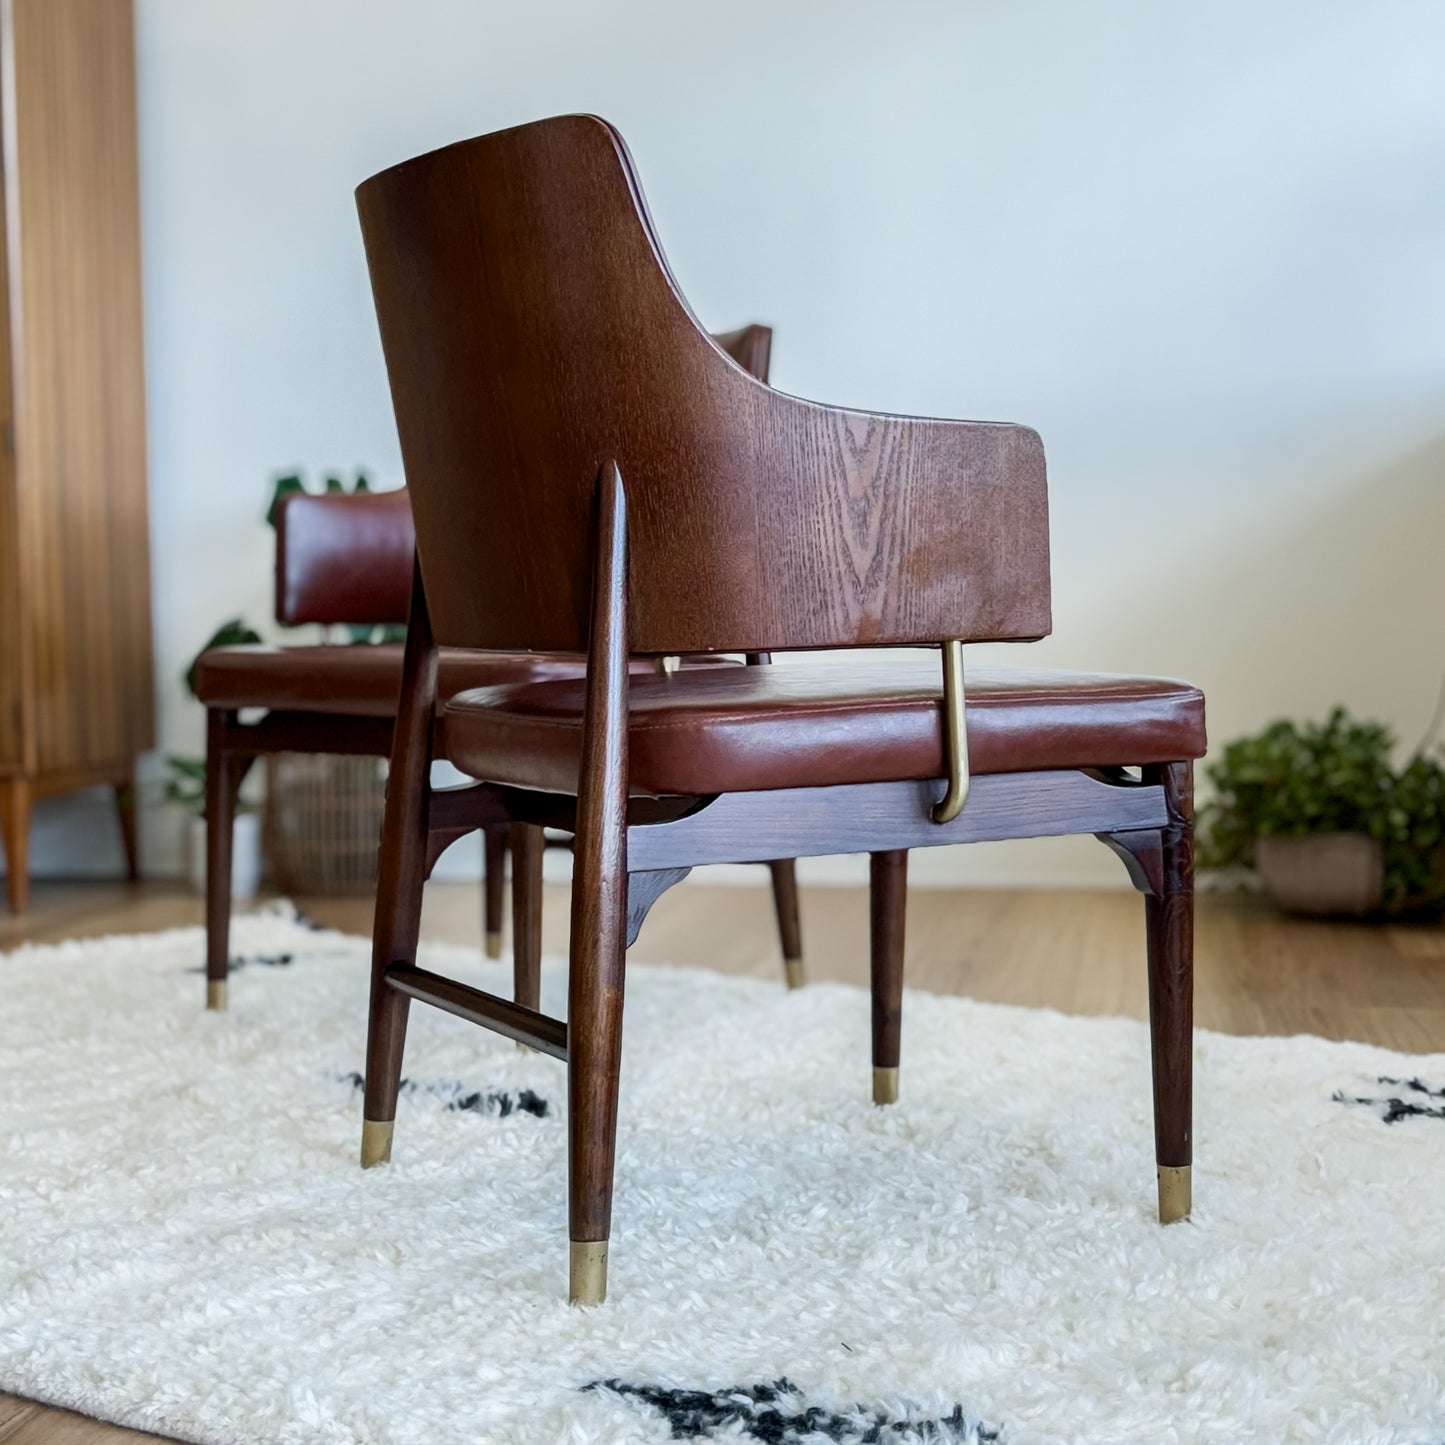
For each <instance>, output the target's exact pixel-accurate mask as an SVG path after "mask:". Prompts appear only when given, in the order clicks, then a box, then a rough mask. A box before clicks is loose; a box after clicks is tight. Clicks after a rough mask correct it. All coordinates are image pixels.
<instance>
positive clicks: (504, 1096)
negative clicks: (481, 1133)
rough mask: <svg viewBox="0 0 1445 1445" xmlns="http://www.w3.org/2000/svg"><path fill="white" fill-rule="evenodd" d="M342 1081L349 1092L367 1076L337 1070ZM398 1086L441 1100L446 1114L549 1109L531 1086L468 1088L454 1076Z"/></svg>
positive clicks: (539, 1114) (500, 1114)
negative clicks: (490, 1088) (487, 1088)
mask: <svg viewBox="0 0 1445 1445" xmlns="http://www.w3.org/2000/svg"><path fill="white" fill-rule="evenodd" d="M337 1077H338V1078H339V1079H340V1080H341V1082H342V1083H344V1084H350V1085H351V1092H352V1093H353V1094H359V1093H361V1092H362V1090H364V1089H365V1088H366V1079H365V1076H364V1075H362V1074H358V1073H355V1072H352V1073H349V1074H338V1075H337ZM400 1089H401V1092H402V1093H403V1094H406V1095H410V1096H415V1095H417V1094H424V1095H426V1096H427V1097H429V1098H432V1099H438V1100H440V1101H441V1105H442V1107H443V1109H444V1110H445V1111H446V1112H447V1113H448V1114H495V1115H496V1116H497V1118H499V1119H505V1118H507V1116H508V1115H510V1114H531V1115H533V1116H534V1117H535V1118H538V1119H545V1118H546V1117H547V1115H548V1114H549V1113H550V1112H551V1105H550V1104H548V1102H547V1101H546V1100H545V1099H544V1098H543V1097H542V1096H541V1095H540V1094H537V1093H534V1092H533V1091H532V1090H531V1089H492V1090H487V1091H483V1090H480V1089H468V1088H467V1087H466V1085H465V1084H461V1083H458V1082H457V1081H456V1080H455V1079H436V1080H433V1081H432V1082H431V1083H429V1084H423V1083H418V1082H417V1081H416V1080H415V1079H408V1078H405V1077H403V1078H402V1081H401V1084H400Z"/></svg>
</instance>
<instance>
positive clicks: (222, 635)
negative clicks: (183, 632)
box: [185, 617, 261, 697]
mask: <svg viewBox="0 0 1445 1445" xmlns="http://www.w3.org/2000/svg"><path fill="white" fill-rule="evenodd" d="M260 641H261V634H260V633H259V632H257V631H256V630H255V629H254V628H252V627H248V626H247V625H246V623H245V621H244V620H243V619H242V618H240V617H233V618H231V620H230V621H229V622H223V623H222V624H221V625H220V626H219V627H218V628H217V629H216V630H215V632H213V633H212V634H211V636H210V639H209V640H208V641H207V642H206V644H205V646H203V647H202V648H201V651H200V652H198V653H197V654H196V655H195V657H193V658H192V659H191V665H190V666H189V667H188V668H187V669H186V671H185V684H186V691H187V692H189V693H190V695H191V696H192V697H195V696H196V668H197V666H198V665H199V664H200V661H201V653H204V652H209V651H210V650H211V648H213V647H247V646H254V645H255V644H256V643H258V642H260Z"/></svg>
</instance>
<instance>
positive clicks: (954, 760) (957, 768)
mask: <svg viewBox="0 0 1445 1445" xmlns="http://www.w3.org/2000/svg"><path fill="white" fill-rule="evenodd" d="M964 714H965V707H964V693H963V643H961V642H945V643H944V644H943V756H944V760H945V762H946V763H947V764H948V791H947V792H946V793H944V795H943V797H942V798H940V799H939V800H938V802H936V803H935V804H934V805H933V813H932V818H933V821H934V822H935V823H951V822H953V820H954V819H955V818H956V817H958V815H959V814H960V813H961V812H963V805H964V804H965V803H966V802H967V801H968V727H967V720H966V718H965V715H964Z"/></svg>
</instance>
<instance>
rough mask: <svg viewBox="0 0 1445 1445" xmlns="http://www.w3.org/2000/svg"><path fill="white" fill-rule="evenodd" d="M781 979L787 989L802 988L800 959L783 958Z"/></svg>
mask: <svg viewBox="0 0 1445 1445" xmlns="http://www.w3.org/2000/svg"><path fill="white" fill-rule="evenodd" d="M783 979H784V981H785V982H786V983H787V985H788V987H789V988H802V986H803V983H804V979H803V960H802V959H801V958H785V959H784V960H783Z"/></svg>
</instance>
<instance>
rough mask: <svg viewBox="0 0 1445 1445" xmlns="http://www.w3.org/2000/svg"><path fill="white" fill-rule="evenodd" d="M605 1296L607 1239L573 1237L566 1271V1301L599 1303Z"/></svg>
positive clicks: (574, 1303)
mask: <svg viewBox="0 0 1445 1445" xmlns="http://www.w3.org/2000/svg"><path fill="white" fill-rule="evenodd" d="M606 1298H607V1241H606V1240H605V1239H599V1240H592V1239H574V1240H573V1241H572V1259H571V1267H570V1268H569V1269H568V1271H567V1303H568V1304H572V1305H600V1304H601V1303H602V1301H603V1300H605V1299H606Z"/></svg>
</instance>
